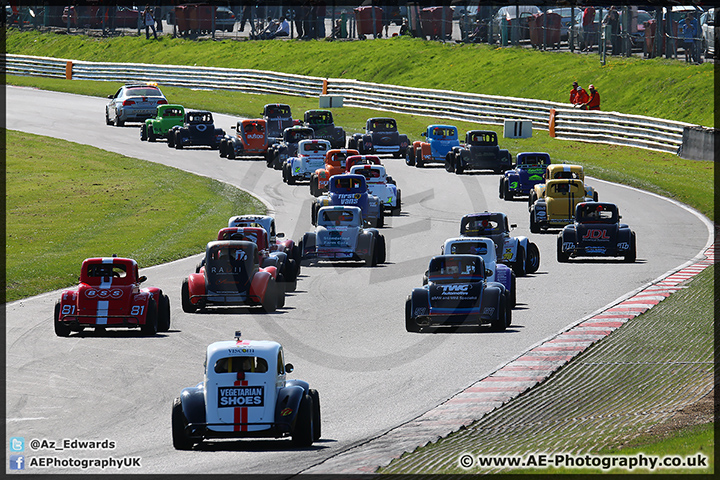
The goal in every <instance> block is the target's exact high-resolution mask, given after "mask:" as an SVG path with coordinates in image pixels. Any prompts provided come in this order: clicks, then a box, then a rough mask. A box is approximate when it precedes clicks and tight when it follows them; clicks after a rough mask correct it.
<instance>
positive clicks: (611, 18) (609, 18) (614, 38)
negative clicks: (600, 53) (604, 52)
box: [603, 6, 620, 55]
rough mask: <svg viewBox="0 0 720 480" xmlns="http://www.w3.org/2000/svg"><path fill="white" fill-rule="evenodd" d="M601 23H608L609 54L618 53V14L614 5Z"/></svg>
mask: <svg viewBox="0 0 720 480" xmlns="http://www.w3.org/2000/svg"><path fill="white" fill-rule="evenodd" d="M603 25H610V44H611V45H612V49H611V51H610V55H620V14H619V13H618V11H617V9H616V8H615V7H614V6H613V7H610V10H609V11H608V13H607V15H605V18H604V19H603Z"/></svg>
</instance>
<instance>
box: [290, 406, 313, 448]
mask: <svg viewBox="0 0 720 480" xmlns="http://www.w3.org/2000/svg"><path fill="white" fill-rule="evenodd" d="M313 420H314V419H313V403H312V398H311V397H310V395H308V394H305V395H303V397H302V400H300V408H298V413H297V418H296V419H295V428H294V429H293V432H292V442H293V444H295V445H296V446H298V447H309V446H310V445H312V443H313V439H314V431H315V426H314V425H313Z"/></svg>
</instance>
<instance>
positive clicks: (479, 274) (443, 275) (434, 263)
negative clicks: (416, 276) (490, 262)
mask: <svg viewBox="0 0 720 480" xmlns="http://www.w3.org/2000/svg"><path fill="white" fill-rule="evenodd" d="M484 275H485V267H484V264H483V260H482V258H480V257H478V256H474V255H473V256H470V255H468V256H465V257H436V258H433V259H432V260H431V261H430V267H429V268H428V280H429V281H430V282H433V283H466V282H478V281H480V280H482V279H483V278H484Z"/></svg>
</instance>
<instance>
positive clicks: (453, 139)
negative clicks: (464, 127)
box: [405, 125, 460, 168]
mask: <svg viewBox="0 0 720 480" xmlns="http://www.w3.org/2000/svg"><path fill="white" fill-rule="evenodd" d="M420 135H421V136H423V137H425V141H417V142H413V143H412V146H410V147H408V149H407V152H406V153H405V163H406V164H407V165H408V166H411V167H412V166H413V165H414V166H416V167H418V168H422V167H424V166H425V164H427V163H431V162H439V163H443V162H445V157H446V156H447V154H448V153H449V152H450V151H452V149H453V148H454V147H457V146H459V145H460V140H458V129H457V127H455V126H453V125H428V127H427V130H426V131H424V132H422V133H420Z"/></svg>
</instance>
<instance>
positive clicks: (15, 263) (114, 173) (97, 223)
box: [6, 130, 265, 301]
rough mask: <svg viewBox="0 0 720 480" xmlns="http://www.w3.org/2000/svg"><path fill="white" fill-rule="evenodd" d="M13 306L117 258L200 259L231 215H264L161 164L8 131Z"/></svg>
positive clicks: (216, 185) (144, 262)
mask: <svg viewBox="0 0 720 480" xmlns="http://www.w3.org/2000/svg"><path fill="white" fill-rule="evenodd" d="M6 134H7V137H6V140H7V157H6V195H7V196H6V202H7V205H6V282H7V286H6V300H7V301H13V300H17V299H20V298H24V297H28V296H31V295H36V294H39V293H42V292H46V291H49V290H54V289H58V288H63V287H67V286H69V285H73V284H75V283H77V277H78V275H79V268H80V262H81V261H82V260H83V259H85V258H88V257H93V256H104V257H109V256H111V255H112V254H117V255H118V256H123V257H130V258H134V259H136V260H137V261H138V263H139V264H140V267H141V268H142V267H148V266H150V265H155V264H159V263H164V262H168V261H171V260H175V259H178V258H183V257H186V256H189V255H193V254H196V253H200V252H202V251H203V248H204V246H205V244H206V243H207V241H208V240H210V239H212V238H213V235H216V234H217V231H218V229H219V228H220V227H222V226H223V225H225V224H226V223H227V219H228V218H229V217H231V216H233V215H240V214H244V213H258V212H265V207H264V205H262V204H261V203H260V202H259V201H258V200H257V199H255V198H254V197H252V196H250V195H248V194H247V193H245V192H242V191H240V190H238V189H236V188H235V187H231V186H229V185H226V184H223V183H221V182H218V181H216V180H211V179H208V178H205V177H199V176H197V175H192V174H189V173H186V172H183V171H181V170H178V169H175V168H170V167H166V166H163V165H159V164H155V163H152V162H146V161H143V160H137V159H134V158H129V157H126V156H123V155H118V154H115V153H110V152H106V151H104V150H100V149H98V148H94V147H89V146H85V145H79V144H76V143H71V142H66V141H63V140H57V139H53V138H47V137H42V136H37V135H31V134H26V133H19V132H15V131H10V130H8V131H7V132H6Z"/></svg>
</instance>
